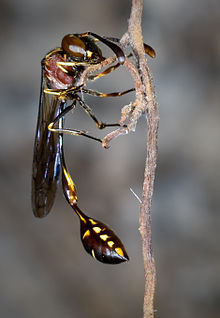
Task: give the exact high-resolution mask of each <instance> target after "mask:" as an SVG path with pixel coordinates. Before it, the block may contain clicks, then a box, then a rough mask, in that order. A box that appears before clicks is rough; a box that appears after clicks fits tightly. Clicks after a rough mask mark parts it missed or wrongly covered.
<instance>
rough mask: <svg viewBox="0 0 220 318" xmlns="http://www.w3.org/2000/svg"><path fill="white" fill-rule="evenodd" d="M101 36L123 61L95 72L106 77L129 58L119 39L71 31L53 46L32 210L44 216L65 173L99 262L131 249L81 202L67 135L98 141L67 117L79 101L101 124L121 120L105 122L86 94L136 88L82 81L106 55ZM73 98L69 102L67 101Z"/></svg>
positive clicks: (45, 77) (47, 61)
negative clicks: (102, 87) (103, 88)
mask: <svg viewBox="0 0 220 318" xmlns="http://www.w3.org/2000/svg"><path fill="white" fill-rule="evenodd" d="M97 41H101V42H103V43H104V44H105V45H107V46H108V47H109V48H110V49H111V50H112V51H113V52H114V53H115V54H116V56H117V60H118V63H117V64H116V65H115V66H113V67H109V68H108V69H106V70H105V71H104V72H102V73H100V74H98V75H94V76H91V78H90V79H92V80H94V79H96V78H98V77H102V76H104V75H106V74H108V73H110V72H111V71H113V70H114V69H116V68H117V67H119V66H120V65H121V64H123V63H124V61H125V55H124V52H123V50H122V49H121V48H120V46H119V45H118V44H116V43H114V42H117V41H115V39H114V38H112V39H108V38H104V37H101V36H99V35H97V34H95V33H92V32H86V33H80V34H68V35H66V36H65V37H64V38H63V39H62V44H61V47H60V48H56V49H54V50H52V51H50V52H49V53H48V54H47V55H46V56H45V57H44V59H43V60H42V63H41V93H40V102H39V113H38V120H37V130H36V137H35V144H34V157H33V168H32V209H33V212H34V215H35V216H36V217H39V218H42V217H45V216H46V215H47V214H48V213H49V212H50V210H51V208H52V205H53V203H54V199H55V194H56V188H57V184H58V181H59V176H60V172H61V174H62V186H63V193H64V196H65V197H66V200H67V202H68V203H69V205H70V206H71V207H72V208H73V210H74V211H75V213H76V214H77V215H78V217H79V220H80V225H81V241H82V243H83V246H84V248H85V250H86V251H87V252H88V253H89V254H90V255H92V256H93V257H94V258H95V259H97V260H98V261H101V262H103V263H108V264H118V263H121V262H125V261H127V260H128V259H129V258H128V255H127V252H126V250H125V248H124V246H123V244H122V242H121V241H120V239H119V238H118V237H117V236H116V235H115V234H114V232H113V231H112V230H111V229H109V228H108V227H107V226H106V225H105V224H103V223H101V222H100V221H97V220H94V219H92V218H90V217H88V216H87V215H85V214H84V213H83V212H82V211H81V210H80V209H79V207H78V198H77V194H76V188H75V184H74V182H73V180H72V178H71V176H70V174H69V172H68V170H67V168H66V163H65V158H64V150H63V134H64V133H70V134H72V135H81V136H85V137H87V138H91V139H93V140H96V141H98V142H102V140H101V139H99V138H95V137H93V136H90V135H89V134H87V133H86V132H84V131H82V130H75V129H66V128H64V116H65V115H66V114H67V113H68V112H69V111H70V110H71V109H73V108H74V107H75V106H76V104H77V103H78V104H79V105H80V106H81V107H82V108H83V109H84V110H85V111H86V113H87V114H88V115H89V116H90V117H91V118H92V120H93V121H94V122H95V124H96V126H97V127H98V128H99V129H103V128H105V127H109V126H119V124H117V123H116V124H106V123H103V122H100V121H99V120H98V119H97V118H96V116H95V115H94V113H93V112H92V110H91V108H90V107H89V106H88V105H87V104H86V103H85V102H84V101H83V100H82V99H81V97H80V95H79V93H80V92H84V93H87V94H90V95H95V96H99V97H113V96H121V95H123V94H126V93H128V92H131V91H133V90H134V89H130V90H127V91H124V92H114V93H108V94H105V93H100V92H96V91H92V90H88V89H86V88H85V87H84V86H83V85H79V80H80V77H81V75H82V72H83V71H84V70H85V68H86V67H88V66H89V65H92V64H98V63H100V62H102V61H104V60H105V58H104V57H103V56H102V51H101V49H100V48H99V47H98V46H97V45H96V43H95V42H97ZM68 101H71V104H70V105H68V104H67V102H68Z"/></svg>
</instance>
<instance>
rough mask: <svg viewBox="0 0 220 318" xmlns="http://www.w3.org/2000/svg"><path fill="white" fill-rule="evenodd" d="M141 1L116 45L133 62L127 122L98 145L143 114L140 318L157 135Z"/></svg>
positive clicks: (150, 285) (150, 281) (149, 303)
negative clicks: (124, 49) (132, 89)
mask: <svg viewBox="0 0 220 318" xmlns="http://www.w3.org/2000/svg"><path fill="white" fill-rule="evenodd" d="M142 9H143V0H132V9H131V15H130V18H129V23H128V32H126V33H125V34H124V36H123V37H122V39H121V41H120V44H121V45H122V47H127V46H130V47H131V49H132V52H133V56H134V59H135V64H132V63H131V62H130V61H129V60H128V58H126V60H125V63H124V66H125V67H127V68H128V70H129V71H130V73H131V76H132V77H133V79H134V83H135V90H136V99H135V101H134V102H131V103H130V104H129V105H126V106H125V107H123V109H122V114H121V119H120V121H119V122H120V124H121V126H123V124H124V123H125V122H127V127H121V128H119V129H117V130H115V131H112V132H111V133H109V134H108V135H106V136H105V137H104V138H103V140H102V145H103V146H104V147H108V145H109V143H110V142H111V140H113V139H115V138H116V137H118V136H119V135H123V134H127V133H129V132H131V131H135V128H136V124H137V121H138V119H139V117H140V116H142V115H143V114H144V115H147V127H148V130H147V156H146V165H145V172H144V183H143V194H142V203H141V209H140V218H139V222H140V228H139V230H140V233H141V237H142V244H143V259H144V269H145V294H144V306H143V310H144V318H152V317H153V316H154V307H153V306H154V292H155V281H156V270H155V261H154V257H153V251H152V238H151V213H150V211H151V204H152V196H153V187H154V179H155V170H156V163H157V133H158V123H159V114H158V106H157V102H156V97H155V92H154V86H153V83H152V78H151V74H150V70H149V67H148V64H147V59H146V55H145V51H144V46H143V36H142V28H141V18H142ZM115 61H116V57H111V58H108V59H106V60H105V61H103V62H102V63H100V64H98V65H93V66H90V67H88V68H87V69H86V70H85V72H84V74H83V76H82V77H81V84H82V83H85V81H86V79H87V78H88V75H89V74H90V73H92V72H94V71H97V70H100V69H101V68H102V67H103V66H108V65H110V64H112V63H113V62H115Z"/></svg>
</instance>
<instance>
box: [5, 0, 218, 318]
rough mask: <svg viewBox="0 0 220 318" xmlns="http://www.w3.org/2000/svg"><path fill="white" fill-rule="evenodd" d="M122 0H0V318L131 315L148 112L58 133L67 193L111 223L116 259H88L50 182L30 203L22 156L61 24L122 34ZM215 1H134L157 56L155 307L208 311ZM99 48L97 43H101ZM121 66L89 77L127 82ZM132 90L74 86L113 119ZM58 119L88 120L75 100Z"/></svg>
mask: <svg viewBox="0 0 220 318" xmlns="http://www.w3.org/2000/svg"><path fill="white" fill-rule="evenodd" d="M130 5H131V1H126V0H123V1H122V0H121V1H115V0H111V1H101V0H93V1H90V0H80V1H74V0H72V1H70V0H63V1H57V0H38V1H34V0H29V1H28V0H21V1H15V0H1V2H0V8H1V9H0V30H1V31H0V32H1V51H0V56H1V72H0V74H1V78H0V80H1V85H0V90H1V93H0V96H1V108H0V109H1V116H0V143H1V144H0V145H1V155H0V210H1V213H0V257H1V262H0V317H2V318H3V317H4V318H14V317H16V318H38V317H45V318H60V317H64V318H70V317H71V318H72V317H76V318H95V317H105V318H112V317H117V318H119V317H127V318H130V317H132V318H133V317H142V302H143V289H144V280H143V277H144V276H143V275H144V273H143V263H142V251H141V241H140V236H139V232H138V216H139V203H138V201H137V199H136V198H135V197H134V195H133V194H132V193H131V192H130V190H129V188H130V187H131V188H132V189H133V190H134V191H135V192H136V193H137V194H138V195H139V196H140V195H141V186H142V182H143V171H144V163H145V155H146V147H145V138H146V123H145V120H144V118H142V119H141V120H140V122H139V124H138V126H137V130H136V133H135V134H134V133H132V134H130V135H127V136H123V137H120V138H118V139H117V140H115V141H114V142H113V143H112V146H111V148H110V149H108V150H104V149H102V148H101V147H100V145H99V144H98V143H95V142H91V141H90V140H86V138H82V137H73V136H65V152H66V160H67V164H68V167H69V170H70V172H71V175H72V177H73V179H74V181H75V182H76V185H77V189H78V195H79V205H80V207H81V209H83V210H84V211H85V212H86V213H87V214H88V215H90V216H93V217H94V218H97V219H100V220H102V221H103V222H105V223H107V224H109V225H110V226H111V227H112V228H113V229H114V230H115V231H116V233H118V235H119V236H120V238H121V240H122V241H123V243H124V244H125V246H126V249H127V252H128V254H129V256H130V261H129V263H127V264H122V265H118V266H108V265H103V264H101V263H98V262H96V261H95V260H93V259H92V258H91V257H90V256H89V255H88V254H87V253H86V252H85V251H84V249H83V247H82V245H81V242H80V238H79V221H78V218H77V216H76V215H74V214H73V213H72V209H71V208H70V207H69V206H68V204H67V203H66V201H65V199H64V197H63V195H62V191H61V188H59V189H58V191H57V197H56V202H55V204H54V207H53V210H52V212H51V214H49V216H48V217H47V218H45V219H42V220H38V219H36V218H34V216H33V214H32V211H31V201H30V197H31V166H32V151H33V142H34V137H35V129H36V120H37V113H38V99H39V88H40V61H41V59H42V58H43V56H44V55H45V54H46V53H47V52H48V51H49V50H51V49H52V48H54V47H57V46H59V45H60V42H61V39H62V37H63V36H64V35H65V34H67V33H76V32H84V31H87V30H90V31H93V32H96V33H98V34H100V35H106V36H115V37H121V36H122V34H123V33H124V32H125V31H126V29H127V19H128V17H129V13H130ZM219 27H220V4H219V1H217V0H216V1H215V0H211V1H205V0H182V1H174V0H167V1H163V0H152V1H150V0H149V1H146V0H145V1H144V15H143V34H144V39H145V42H146V43H149V44H150V45H152V46H153V47H154V48H155V50H156V52H157V57H156V59H154V60H150V58H149V63H150V67H151V70H152V73H153V77H154V83H155V86H156V92H157V99H158V103H159V107H160V118H161V119H160V131H159V162H158V169H157V179H156V184H155V193H154V202H153V207H152V220H153V224H152V226H153V247H154V253H155V258H156V265H157V289H156V304H155V309H156V310H157V313H156V317H163V318H165V317H167V318H170V317H178V318H185V317H188V318H195V317H199V318H203V317H212V318H217V317H219V316H220V257H219V239H220V237H219V232H220V230H219V205H220V199H219V198H220V196H219V188H220V169H219V160H220V159H219V158H220V146H219V139H220V130H219V121H220V107H219V98H220V90H219V84H220V80H219V66H220V33H219V31H220V28H219ZM108 54H111V52H110V51H109V50H106V55H108ZM129 77H130V76H129V74H128V73H127V71H125V70H124V68H123V67H122V68H121V69H120V70H119V71H117V72H115V73H114V74H111V75H109V76H108V77H106V78H105V79H103V80H99V81H96V82H95V83H94V84H92V85H91V87H93V88H94V87H96V88H97V89H98V90H101V91H105V92H107V91H108V92H110V91H117V90H123V89H126V88H130V87H132V86H133V84H132V81H131V80H129ZM132 98H133V96H132V95H130V96H124V97H121V98H112V99H106V100H100V99H99V98H94V97H93V98H89V97H86V101H87V102H88V103H89V105H91V106H92V107H93V109H94V110H95V112H96V114H97V116H98V117H99V118H100V119H102V120H104V121H109V122H112V121H113V122H114V121H117V120H118V118H119V116H120V109H121V107H122V106H124V105H125V104H126V103H128V102H129V100H130V99H132ZM66 125H67V126H68V127H73V128H76V129H77V128H78V129H87V130H89V131H90V132H91V133H92V134H94V135H96V136H104V135H105V132H103V131H102V132H100V131H97V130H96V129H95V128H94V125H93V123H92V122H91V120H90V119H89V118H88V117H87V115H86V114H84V113H83V112H82V111H80V110H76V111H74V114H73V115H69V116H68V120H67V121H66Z"/></svg>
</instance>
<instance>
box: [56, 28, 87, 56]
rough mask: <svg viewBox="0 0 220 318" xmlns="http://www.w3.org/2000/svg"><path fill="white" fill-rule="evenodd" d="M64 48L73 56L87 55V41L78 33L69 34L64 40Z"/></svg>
mask: <svg viewBox="0 0 220 318" xmlns="http://www.w3.org/2000/svg"><path fill="white" fill-rule="evenodd" d="M62 48H63V50H64V51H65V52H66V53H67V54H69V55H70V56H71V57H76V58H84V57H86V46H85V43H84V42H83V41H82V40H81V39H80V38H78V37H77V36H76V35H73V34H67V35H66V36H64V38H63V40H62Z"/></svg>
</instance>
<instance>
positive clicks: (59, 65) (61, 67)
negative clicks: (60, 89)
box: [57, 62, 68, 73]
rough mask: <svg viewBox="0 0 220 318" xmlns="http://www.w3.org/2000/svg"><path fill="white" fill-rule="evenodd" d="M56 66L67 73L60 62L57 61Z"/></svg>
mask: <svg viewBox="0 0 220 318" xmlns="http://www.w3.org/2000/svg"><path fill="white" fill-rule="evenodd" d="M57 67H59V69H60V70H61V71H63V72H64V73H68V71H67V70H66V69H65V68H64V67H63V66H62V65H61V64H60V62H57Z"/></svg>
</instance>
